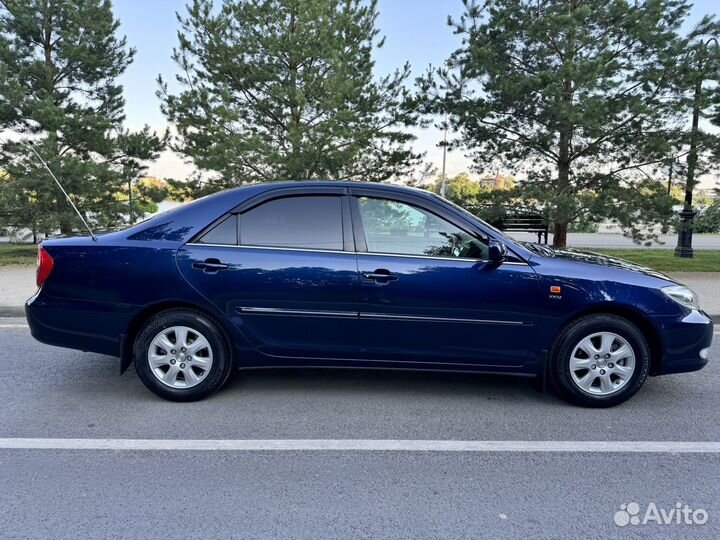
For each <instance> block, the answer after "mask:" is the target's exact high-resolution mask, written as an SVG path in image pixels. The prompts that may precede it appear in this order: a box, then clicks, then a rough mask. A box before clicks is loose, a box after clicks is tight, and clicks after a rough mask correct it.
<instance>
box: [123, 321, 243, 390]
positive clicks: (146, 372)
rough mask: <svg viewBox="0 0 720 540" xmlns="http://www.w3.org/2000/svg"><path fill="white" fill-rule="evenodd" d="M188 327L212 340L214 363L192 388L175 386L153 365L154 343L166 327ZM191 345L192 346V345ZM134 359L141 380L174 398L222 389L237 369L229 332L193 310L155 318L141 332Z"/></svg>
mask: <svg viewBox="0 0 720 540" xmlns="http://www.w3.org/2000/svg"><path fill="white" fill-rule="evenodd" d="M173 326H186V327H188V328H190V329H192V330H194V331H197V332H199V333H200V334H202V336H204V337H205V339H206V340H207V341H208V343H209V347H210V349H211V352H212V365H211V367H210V368H209V369H208V370H207V373H204V372H203V377H204V378H203V379H202V380H201V381H200V382H199V383H197V384H196V386H192V387H190V388H174V387H171V386H168V385H166V384H164V383H163V382H161V381H160V380H159V379H158V378H157V377H156V376H155V375H154V374H153V370H152V368H151V366H150V362H149V358H148V353H149V348H150V345H151V343H152V341H153V339H154V338H155V336H157V335H158V334H159V333H160V332H161V331H162V330H164V329H168V328H171V327H173ZM188 347H189V346H188ZM133 361H134V363H135V371H136V372H137V374H138V377H140V380H141V381H142V382H143V384H144V385H145V386H147V387H148V388H149V389H150V390H151V391H152V392H154V393H155V394H157V395H158V396H160V397H163V398H165V399H168V400H170V401H197V400H200V399H203V398H206V397H207V396H209V395H210V394H212V393H213V392H215V391H216V390H219V389H220V388H221V387H222V386H223V385H224V384H225V383H226V382H227V380H228V379H229V377H230V375H231V373H232V372H233V369H232V368H233V360H232V355H231V353H230V348H229V346H228V343H227V340H226V338H225V335H224V334H223V332H222V330H220V328H219V327H218V325H217V324H216V323H215V322H213V321H212V320H211V319H210V318H208V317H207V316H205V315H203V314H202V313H199V312H197V311H193V310H191V309H169V310H167V311H162V312H160V313H158V314H156V315H154V316H153V317H151V318H150V319H149V320H148V321H147V322H146V323H145V325H144V326H143V327H142V329H141V330H140V332H138V334H137V336H136V338H135V342H134V344H133Z"/></svg>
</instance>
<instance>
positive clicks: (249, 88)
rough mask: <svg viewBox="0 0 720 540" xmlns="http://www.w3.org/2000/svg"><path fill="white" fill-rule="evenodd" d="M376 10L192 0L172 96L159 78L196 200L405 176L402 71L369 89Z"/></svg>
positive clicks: (321, 2) (338, 1)
mask: <svg viewBox="0 0 720 540" xmlns="http://www.w3.org/2000/svg"><path fill="white" fill-rule="evenodd" d="M376 19H377V2H376V0H370V1H363V0H302V1H300V0H255V1H249V0H223V1H222V2H221V4H220V5H219V6H215V5H214V4H213V2H212V0H193V1H192V2H191V3H190V4H189V5H188V7H187V14H186V15H185V16H180V15H179V16H178V20H179V21H180V27H181V29H180V32H178V37H179V45H178V47H177V48H176V49H175V50H174V54H173V59H174V61H175V62H176V63H177V65H178V66H179V68H180V72H181V73H182V75H179V76H178V77H177V82H178V83H179V85H180V87H181V89H182V90H181V91H180V92H179V93H178V94H172V93H170V91H169V90H168V86H167V84H166V83H165V82H164V81H163V80H162V78H158V82H159V84H160V90H159V92H158V95H159V97H160V98H161V99H162V102H163V103H162V110H163V112H164V113H165V114H166V115H167V117H168V120H170V121H171V122H173V123H174V124H175V125H176V126H177V128H178V130H179V133H180V139H179V143H178V144H177V146H176V149H177V150H178V151H179V152H181V153H182V154H184V155H186V156H188V157H189V158H191V159H192V161H193V162H194V163H195V165H197V166H198V167H199V168H200V169H202V170H205V171H213V172H216V173H217V175H216V177H214V178H213V180H212V181H211V182H205V183H203V182H199V181H198V180H196V181H195V187H196V194H204V193H207V192H210V191H213V190H216V189H218V188H221V187H226V186H231V185H237V184H241V183H244V182H251V181H257V180H284V179H295V180H304V179H314V178H329V179H334V180H335V179H336V180H341V179H361V180H372V181H379V180H385V179H388V178H391V177H393V176H402V175H404V174H407V172H408V171H409V169H410V166H411V165H414V164H415V163H416V162H417V161H418V159H417V158H418V156H416V155H415V154H413V152H412V151H411V150H410V149H409V148H408V146H407V143H409V142H410V141H411V140H412V139H413V138H414V137H413V136H412V135H410V134H409V133H407V131H404V130H402V129H401V128H402V127H404V126H406V125H410V124H413V123H414V122H415V115H414V114H413V113H412V112H408V111H407V110H406V109H405V108H404V107H403V106H402V105H403V103H404V102H405V101H406V98H407V95H406V94H407V91H406V90H405V88H404V84H403V83H404V81H405V80H406V79H407V77H408V76H409V73H410V67H409V65H405V66H404V67H403V68H402V69H400V70H397V71H395V72H394V73H392V74H391V75H388V76H386V77H383V78H381V79H380V80H375V79H374V78H373V73H372V71H373V67H374V62H373V60H372V53H373V50H374V49H375V48H377V47H380V46H382V40H378V39H377V38H378V30H377V29H376V27H375V24H376Z"/></svg>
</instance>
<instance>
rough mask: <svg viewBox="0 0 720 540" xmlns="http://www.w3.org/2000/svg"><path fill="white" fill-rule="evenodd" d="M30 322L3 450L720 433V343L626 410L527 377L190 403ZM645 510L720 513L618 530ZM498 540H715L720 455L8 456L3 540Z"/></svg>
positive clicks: (270, 379) (337, 375)
mask: <svg viewBox="0 0 720 540" xmlns="http://www.w3.org/2000/svg"><path fill="white" fill-rule="evenodd" d="M21 323H22V321H18V320H11V319H0V351H3V360H2V363H1V364H0V365H1V366H2V369H0V382H1V383H2V384H0V438H17V437H23V438H29V439H36V438H57V439H63V440H64V439H68V438H79V439H133V440H134V439H170V440H174V439H183V440H185V439H203V440H205V439H213V440H215V439H223V440H226V439H228V440H238V439H242V440H246V439H331V440H334V439H353V440H356V439H371V440H376V439H390V440H453V441H516V440H521V441H703V442H709V441H720V392H718V388H719V387H720V385H719V383H720V367H719V366H718V363H719V362H720V345H718V344H717V343H716V344H715V345H714V346H713V349H712V350H711V355H712V358H713V361H711V363H710V365H708V367H707V368H706V369H704V370H703V371H701V372H698V373H691V374H685V375H676V376H670V377H664V378H655V379H651V380H650V381H649V382H648V383H647V384H646V385H645V387H644V388H643V389H642V390H641V392H640V393H639V394H638V395H637V396H635V397H634V398H633V399H632V400H631V401H630V402H628V403H626V404H624V405H622V406H620V407H616V408H614V409H609V410H589V409H580V408H576V407H572V406H569V405H566V404H565V403H563V402H561V401H560V400H559V399H558V398H556V397H554V396H553V395H542V394H541V393H540V392H539V391H538V390H537V388H536V387H535V386H534V385H533V384H529V383H528V382H527V381H526V380H524V379H519V378H512V377H490V376H468V375H440V374H420V373H399V372H398V373H391V372H361V371H352V370H342V371H321V370H294V371H269V370H268V371H253V372H246V373H242V374H240V375H239V376H237V377H236V378H235V379H234V380H233V381H232V382H231V383H230V384H229V386H227V387H226V388H225V389H224V390H223V391H222V392H221V393H219V394H217V395H215V396H213V397H211V398H210V399H208V400H206V401H203V402H199V403H190V404H176V403H169V402H166V401H163V400H161V399H159V398H156V397H155V396H154V395H153V394H151V393H150V392H148V391H147V390H145V388H144V387H143V386H142V384H141V383H140V381H139V380H138V378H137V376H136V375H135V373H134V372H133V371H132V370H130V371H128V372H127V373H126V374H125V375H123V376H119V375H118V374H117V371H118V365H117V360H116V359H113V358H109V357H104V356H99V355H95V354H83V353H79V352H74V351H69V350H63V349H56V348H52V347H48V346H44V345H41V344H38V343H36V342H34V341H33V340H32V339H31V338H30V336H29V332H28V330H27V328H24V327H12V326H13V325H18V326H19V325H20V324H21ZM716 328H718V330H717V331H718V332H719V333H720V327H716ZM716 339H717V340H720V336H716ZM630 502H637V503H639V505H640V507H641V516H640V517H642V515H644V512H645V509H646V507H647V506H648V505H649V504H650V503H655V505H656V506H657V508H658V509H664V510H666V511H667V510H671V509H672V508H674V506H675V503H676V502H682V503H684V504H688V505H689V506H690V507H692V508H693V509H703V510H705V511H706V512H707V514H708V521H707V523H705V524H704V525H697V524H692V525H687V524H676V523H672V524H667V525H660V524H657V523H649V524H646V525H642V524H641V525H627V526H625V527H619V526H617V525H616V524H615V523H614V519H613V518H614V516H615V513H616V512H617V511H619V510H620V505H621V504H627V503H630ZM481 537H486V538H499V537H501V538H678V537H683V538H718V537H720V453H716V452H711V453H683V454H678V453H671V452H665V453H656V452H643V451H638V452H632V453H605V452H587V451H577V452H562V453H553V452H513V451H502V452H484V451H483V452H477V451H476V452H464V451H460V452H427V451H425V452H423V451H372V450H364V451H341V450H333V451H327V450H325V451H313V450H302V451H292V450H281V451H277V450H260V451H184V450H182V451H180V450H145V451H129V450H37V449H0V539H12V538H57V539H60V538H182V539H190V538H203V539H208V538H308V539H317V540H319V539H324V538H373V539H375V538H481Z"/></svg>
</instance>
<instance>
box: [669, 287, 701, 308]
mask: <svg viewBox="0 0 720 540" xmlns="http://www.w3.org/2000/svg"><path fill="white" fill-rule="evenodd" d="M661 290H662V292H664V293H665V294H667V295H668V296H669V297H670V298H672V299H673V300H675V301H676V302H677V303H678V304H682V305H683V306H685V307H688V308H690V309H700V300H699V298H698V295H697V294H695V292H694V291H693V290H692V289H689V288H688V287H684V286H682V285H671V286H670V287H663V288H662V289H661Z"/></svg>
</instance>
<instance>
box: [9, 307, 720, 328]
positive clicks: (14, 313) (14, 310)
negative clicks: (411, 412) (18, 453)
mask: <svg viewBox="0 0 720 540" xmlns="http://www.w3.org/2000/svg"><path fill="white" fill-rule="evenodd" d="M709 315H710V318H711V319H712V320H713V322H714V323H715V324H720V314H714V315H713V314H712V313H710V314H709ZM0 317H8V318H9V317H15V318H17V317H23V318H24V317H25V307H23V306H0Z"/></svg>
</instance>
